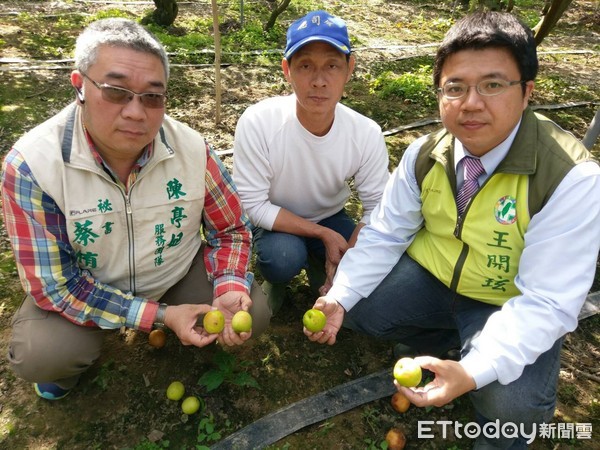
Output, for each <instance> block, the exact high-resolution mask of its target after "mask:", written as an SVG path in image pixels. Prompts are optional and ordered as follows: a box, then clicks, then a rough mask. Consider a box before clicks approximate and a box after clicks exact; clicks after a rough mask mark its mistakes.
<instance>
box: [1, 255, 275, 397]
mask: <svg viewBox="0 0 600 450" xmlns="http://www.w3.org/2000/svg"><path fill="white" fill-rule="evenodd" d="M250 297H251V298H252V302H253V305H252V308H251V309H250V314H252V319H253V320H252V325H253V326H252V336H253V337H254V338H255V337H257V336H259V335H260V334H261V333H263V332H264V331H265V330H266V329H267V327H268V325H269V321H270V319H271V315H272V314H271V310H270V309H269V307H268V304H267V298H266V296H265V294H264V293H263V292H262V290H261V289H260V287H259V286H258V284H257V283H256V282H254V283H253V285H252V291H251V293H250ZM212 300H213V286H212V284H211V283H209V281H208V279H207V276H206V266H205V265H204V260H203V247H202V248H200V250H199V251H198V253H197V254H196V257H195V258H194V261H193V262H192V266H191V267H190V270H189V271H188V273H187V275H186V276H185V277H183V278H182V279H181V280H180V281H179V282H178V283H177V284H175V285H174V286H173V287H172V288H170V289H169V290H168V291H167V292H166V293H165V295H164V296H163V297H162V298H161V299H160V301H161V302H164V303H167V304H168V305H180V304H186V303H191V304H210V303H212ZM111 332H112V333H114V332H115V330H102V329H100V328H96V327H83V326H80V325H76V324H74V323H72V322H70V321H68V320H67V319H65V318H64V317H62V316H61V315H60V314H58V313H55V312H50V311H45V310H42V309H40V308H38V307H37V306H36V305H35V303H34V301H33V299H32V298H31V297H29V296H27V297H26V298H25V300H24V301H23V304H22V305H21V307H20V308H19V310H18V311H17V312H16V313H15V316H14V317H13V319H12V338H11V342H10V346H9V351H8V360H9V362H10V364H11V366H12V368H13V370H14V371H15V373H16V374H17V375H18V376H19V377H21V378H23V379H25V380H27V381H30V382H35V383H47V382H52V383H56V384H58V385H59V386H61V387H62V388H64V389H70V388H72V387H73V386H75V385H76V384H77V381H78V380H79V376H80V375H81V374H82V373H83V372H85V371H86V370H87V369H88V368H89V367H90V366H91V365H92V364H93V363H94V362H95V361H96V360H97V359H98V358H99V357H100V351H101V349H102V344H103V341H104V337H105V336H106V335H107V333H111Z"/></svg>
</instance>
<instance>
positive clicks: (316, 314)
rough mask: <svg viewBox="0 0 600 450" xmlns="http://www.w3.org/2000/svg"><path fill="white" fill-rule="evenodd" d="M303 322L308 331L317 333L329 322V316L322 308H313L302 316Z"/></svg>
mask: <svg viewBox="0 0 600 450" xmlns="http://www.w3.org/2000/svg"><path fill="white" fill-rule="evenodd" d="M302 323H303V324H304V326H305V327H306V329H307V330H308V331H310V332H312V333H317V332H319V331H321V330H322V329H323V328H325V325H326V324H327V317H326V316H325V313H323V311H321V310H320V309H315V308H312V309H309V310H308V311H306V312H305V313H304V316H303V317H302Z"/></svg>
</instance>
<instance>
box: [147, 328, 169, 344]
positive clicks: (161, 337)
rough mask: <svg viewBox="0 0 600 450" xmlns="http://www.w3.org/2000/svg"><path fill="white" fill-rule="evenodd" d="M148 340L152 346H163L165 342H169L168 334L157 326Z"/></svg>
mask: <svg viewBox="0 0 600 450" xmlns="http://www.w3.org/2000/svg"><path fill="white" fill-rule="evenodd" d="M148 342H149V343H150V345H151V346H152V347H156V348H162V347H164V346H165V342H167V335H166V333H165V332H164V330H163V329H161V328H157V329H156V330H152V331H151V332H150V334H149V335H148Z"/></svg>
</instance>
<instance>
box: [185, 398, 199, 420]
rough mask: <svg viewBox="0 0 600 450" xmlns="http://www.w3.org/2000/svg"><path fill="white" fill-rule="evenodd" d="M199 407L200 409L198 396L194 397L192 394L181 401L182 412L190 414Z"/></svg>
mask: <svg viewBox="0 0 600 450" xmlns="http://www.w3.org/2000/svg"><path fill="white" fill-rule="evenodd" d="M199 409H200V400H198V397H194V396H190V397H187V398H186V399H185V400H184V401H183V402H182V403H181V410H182V411H183V413H184V414H187V415H188V416H189V415H191V414H194V413H195V412H196V411H198V410H199Z"/></svg>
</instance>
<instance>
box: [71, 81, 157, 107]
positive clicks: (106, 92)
mask: <svg viewBox="0 0 600 450" xmlns="http://www.w3.org/2000/svg"><path fill="white" fill-rule="evenodd" d="M81 74H82V75H83V76H84V78H87V79H88V80H90V81H91V82H92V83H93V84H94V86H96V87H97V88H98V89H100V91H101V92H102V98H103V99H104V100H106V101H107V102H110V103H116V104H117V105H126V104H127V103H129V102H130V101H131V100H133V97H136V96H137V97H139V98H140V101H141V102H142V105H144V106H145V107H146V108H154V109H158V108H164V107H165V103H166V101H167V94H161V93H159V92H141V93H139V92H134V91H132V90H130V89H125V88H123V87H119V86H113V85H112V84H106V83H98V82H97V81H94V80H92V79H91V78H90V77H88V76H87V75H86V74H85V73H83V72H81Z"/></svg>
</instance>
